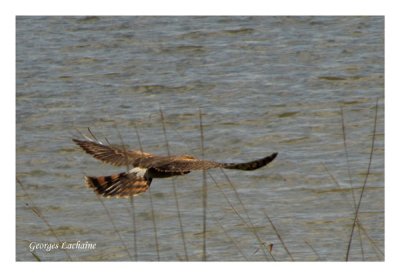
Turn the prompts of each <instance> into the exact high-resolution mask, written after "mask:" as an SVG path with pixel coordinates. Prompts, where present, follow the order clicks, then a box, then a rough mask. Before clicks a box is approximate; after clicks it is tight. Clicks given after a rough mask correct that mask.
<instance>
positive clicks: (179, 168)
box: [73, 139, 278, 197]
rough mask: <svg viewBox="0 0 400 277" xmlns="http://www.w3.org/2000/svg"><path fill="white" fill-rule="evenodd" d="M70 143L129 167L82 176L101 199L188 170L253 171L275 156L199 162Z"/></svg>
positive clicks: (137, 190) (131, 193) (136, 191)
mask: <svg viewBox="0 0 400 277" xmlns="http://www.w3.org/2000/svg"><path fill="white" fill-rule="evenodd" d="M73 141H74V142H75V143H76V144H77V145H79V146H80V147H81V148H82V149H83V150H84V151H85V152H86V153H88V154H90V155H92V156H93V157H94V158H96V159H98V160H100V161H102V162H104V163H108V164H111V165H114V166H126V165H131V166H133V168H132V169H131V170H129V171H128V172H122V173H118V174H113V175H110V176H100V177H92V176H85V184H86V185H87V186H88V187H89V188H92V189H93V190H94V191H95V192H96V193H97V194H99V195H101V196H104V197H130V196H135V195H137V194H139V193H142V192H145V191H146V190H148V189H149V187H150V184H151V181H152V180H153V179H154V178H166V177H172V176H178V175H184V174H188V173H190V171H192V170H206V169H211V168H226V169H237V170H255V169H257V168H260V167H263V166H265V165H267V164H269V163H270V162H272V161H273V160H274V159H275V158H276V156H277V155H278V153H273V154H271V155H270V156H267V157H265V158H262V159H258V160H254V161H251V162H245V163H220V162H214V161H206V160H199V159H197V158H195V157H193V156H189V155H180V156H158V155H153V154H150V153H146V152H142V151H135V150H125V148H124V147H122V146H116V145H105V144H102V143H101V142H95V141H92V140H78V139H73Z"/></svg>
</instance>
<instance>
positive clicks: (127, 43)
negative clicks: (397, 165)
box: [16, 17, 384, 261]
mask: <svg viewBox="0 0 400 277" xmlns="http://www.w3.org/2000/svg"><path fill="white" fill-rule="evenodd" d="M16 30H17V32H16V42H17V44H16V50H17V53H16V70H17V75H16V79H17V83H16V119H17V121H16V132H17V136H16V172H17V178H18V179H19V180H20V181H21V183H22V185H23V186H24V188H25V191H24V190H23V189H22V188H21V186H20V185H18V184H16V260H18V261H26V260H35V256H34V255H36V256H37V257H38V258H40V259H41V260H43V261H59V260H69V259H71V260H75V261H88V260H114V261H122V260H123V261H125V260H135V259H137V260H145V261H147V260H158V259H160V260H162V261H171V260H185V259H186V256H185V246H186V253H187V258H188V259H189V260H201V259H202V253H203V252H202V251H203V233H202V231H203V204H202V186H203V175H202V172H201V171H199V172H192V173H191V174H189V175H185V176H182V177H177V178H175V179H158V180H154V181H153V183H152V184H151V189H150V192H146V193H144V194H141V195H139V196H137V197H135V198H134V203H133V204H134V208H132V205H131V202H130V201H129V200H126V199H102V200H103V201H102V202H101V201H100V200H99V199H98V198H97V197H96V195H95V194H94V193H93V192H92V191H91V190H89V189H88V188H86V187H85V186H84V184H83V176H84V175H92V176H96V175H97V176H101V175H108V174H113V173H118V172H122V171H124V170H126V168H115V167H112V166H108V165H103V164H101V163H100V162H99V161H97V160H95V159H93V158H92V157H90V156H89V155H87V154H85V153H84V152H83V151H81V150H80V149H79V148H78V147H77V146H76V145H74V144H73V142H72V141H71V138H73V137H79V131H80V132H83V133H86V134H87V127H90V128H91V130H92V131H93V132H94V134H95V135H96V136H97V137H98V138H99V139H100V140H105V138H107V139H108V140H109V141H110V142H112V143H121V138H122V139H123V143H124V144H126V145H129V146H130V147H131V148H134V149H139V148H140V145H139V141H138V136H137V134H136V131H135V128H136V130H137V131H138V133H139V135H140V140H141V143H142V146H143V148H144V150H145V151H146V152H154V153H156V154H167V147H166V142H165V137H164V133H163V129H162V128H163V124H162V121H161V119H160V109H162V111H163V113H164V116H165V127H166V130H167V132H166V134H167V137H168V142H169V149H170V151H171V153H174V154H184V153H186V154H191V155H196V156H199V157H201V156H202V150H201V139H200V123H199V110H200V109H201V112H202V123H203V129H204V157H205V158H206V159H210V160H218V161H247V160H252V159H256V158H261V157H263V156H266V155H269V154H271V153H273V152H279V156H278V157H277V159H276V160H275V161H274V162H272V163H271V164H270V165H268V166H267V167H265V168H261V169H259V170H256V171H250V172H244V171H228V170H226V171H224V172H225V173H226V174H227V176H228V177H229V180H230V182H231V183H232V184H233V186H234V187H235V190H236V192H237V194H238V195H239V198H238V197H237V195H236V194H235V190H234V189H233V188H232V187H231V185H230V183H229V181H228V179H227V177H226V176H225V175H224V174H223V173H222V172H221V171H219V170H210V171H208V175H207V178H206V182H207V186H208V198H207V200H208V201H207V232H206V237H207V244H206V246H207V259H208V260H217V261H236V260H246V259H248V260H251V261H265V260H270V261H272V260H274V259H275V260H278V261H290V260H291V259H293V260H296V261H316V260H329V261H342V260H344V259H345V256H346V249H347V244H348V241H349V236H350V232H351V227H352V224H353V220H354V210H355V209H354V201H353V196H352V190H351V188H352V187H353V188H354V198H355V200H356V202H358V200H359V197H360V193H361V189H360V188H361V187H362V186H363V184H364V181H365V179H366V176H367V177H368V178H367V183H366V188H365V191H364V194H363V198H362V202H361V206H360V214H359V221H360V223H361V227H360V228H357V227H356V229H355V232H354V239H353V243H352V247H351V251H350V260H378V261H380V260H384V18H383V17H17V19H16ZM377 99H378V101H379V102H378V112H377V115H378V117H377V125H376V132H375V136H373V128H374V118H375V105H376V101H377ZM341 109H342V110H343V118H344V126H345V134H346V144H347V155H348V159H347V158H346V151H345V147H344V140H343V132H342V126H343V125H342V116H341V114H342V113H341ZM119 134H120V135H119ZM373 137H374V138H375V143H374V149H373V155H372V160H371V166H370V171H369V174H367V170H368V164H369V160H370V159H369V157H370V152H371V144H372V139H373ZM213 179H214V180H215V181H214V180H213ZM174 184H175V186H176V190H177V196H178V197H177V198H178V203H179V212H178V211H177V207H176V198H175V196H174V190H173V186H174ZM150 196H151V198H150ZM151 201H152V204H153V209H152V208H151ZM241 203H242V204H243V205H242V204H241ZM103 204H104V205H105V207H106V208H105V207H104V206H103ZM34 211H38V212H40V214H41V216H38V215H37V214H35V213H34ZM152 211H153V212H152ZM133 214H134V215H135V221H133ZM153 214H154V220H153ZM179 214H180V216H181V221H182V229H183V234H184V240H183V238H182V232H181V229H180V227H179V217H178V215H179ZM267 215H268V216H269V218H270V219H271V220H272V222H273V224H274V226H275V228H276V229H277V232H279V234H280V236H281V239H282V241H283V242H284V244H285V246H286V248H287V249H288V251H289V252H290V255H289V254H288V251H286V250H285V247H284V245H283V244H282V243H281V241H280V240H279V238H278V237H277V234H276V231H274V229H273V227H272V225H271V224H270V222H269V221H268V219H267ZM44 221H46V222H47V223H45V222H44ZM154 222H155V225H156V231H157V235H156V236H155V229H154ZM134 223H135V226H136V228H135V232H133V229H134V228H133V224H134ZM49 226H50V228H49ZM257 235H258V237H259V239H258V238H257ZM360 235H361V239H360ZM135 238H136V252H135V244H134V240H135ZM77 241H80V242H81V243H85V242H88V243H92V244H96V247H95V248H94V249H91V250H88V249H73V250H68V251H67V254H68V255H69V256H70V258H68V256H67V254H66V252H65V251H63V250H61V249H52V250H50V251H46V250H40V249H36V250H35V251H34V252H33V254H34V255H33V254H32V253H31V251H30V249H29V245H30V244H33V245H38V243H59V242H61V243H62V242H71V243H74V242H77ZM183 241H184V242H185V243H183ZM260 242H261V243H264V244H265V245H270V244H273V249H272V252H271V254H272V255H271V254H270V253H269V252H268V250H267V248H266V247H265V248H264V250H263V249H262V247H263V246H261V245H260ZM157 248H158V253H159V254H157ZM128 253H129V254H128ZM291 257H292V258H291Z"/></svg>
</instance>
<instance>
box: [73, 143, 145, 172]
mask: <svg viewBox="0 0 400 277" xmlns="http://www.w3.org/2000/svg"><path fill="white" fill-rule="evenodd" d="M73 141H74V142H75V143H76V144H77V145H79V146H80V147H81V148H82V149H83V150H84V151H85V152H86V153H88V154H90V155H92V156H93V157H95V158H96V159H99V160H100V161H102V162H105V163H109V164H111V165H115V166H124V165H127V164H129V165H133V166H136V164H137V163H138V162H139V161H140V160H141V159H143V158H150V157H153V155H152V154H149V153H145V152H141V151H132V150H125V149H124V148H123V147H122V146H115V145H104V144H100V143H97V142H94V141H87V140H78V139H73Z"/></svg>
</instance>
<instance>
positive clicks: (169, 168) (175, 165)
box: [152, 153, 278, 172]
mask: <svg viewBox="0 0 400 277" xmlns="http://www.w3.org/2000/svg"><path fill="white" fill-rule="evenodd" d="M277 155H278V153H273V154H272V155H270V156H267V157H264V158H262V159H258V160H254V161H250V162H245V163H220V162H214V161H205V160H198V159H196V158H187V157H185V156H182V157H179V156H178V157H175V158H174V159H170V160H165V161H162V162H159V163H157V162H156V163H154V164H153V165H152V167H153V168H154V169H155V170H158V171H161V172H186V171H191V170H203V169H204V170H206V169H211V168H226V169H236V170H255V169H257V168H260V167H263V166H266V165H267V164H269V163H270V162H272V161H273V160H274V159H275V158H276V156H277Z"/></svg>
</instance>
